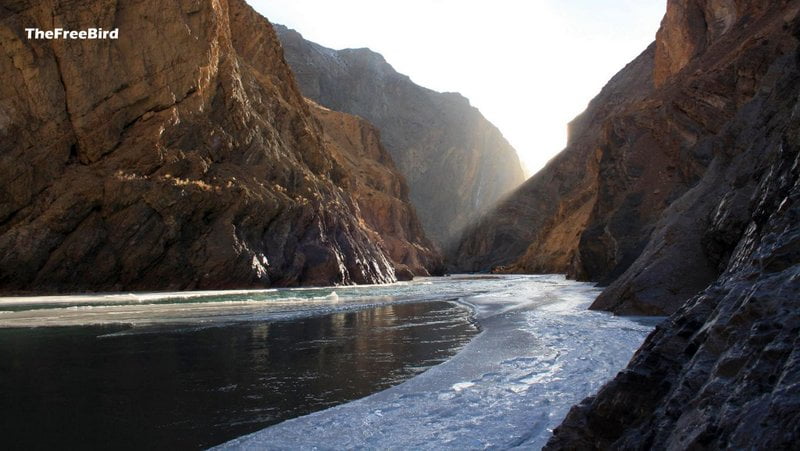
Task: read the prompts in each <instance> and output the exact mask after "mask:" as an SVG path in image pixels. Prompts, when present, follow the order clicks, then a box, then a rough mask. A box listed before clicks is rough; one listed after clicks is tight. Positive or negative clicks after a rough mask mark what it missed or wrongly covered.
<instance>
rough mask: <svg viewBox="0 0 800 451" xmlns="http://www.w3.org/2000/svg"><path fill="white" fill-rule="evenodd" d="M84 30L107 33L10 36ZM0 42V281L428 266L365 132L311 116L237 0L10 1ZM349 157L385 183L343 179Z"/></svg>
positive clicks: (266, 30)
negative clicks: (95, 36)
mask: <svg viewBox="0 0 800 451" xmlns="http://www.w3.org/2000/svg"><path fill="white" fill-rule="evenodd" d="M98 26H100V27H103V28H106V29H111V28H115V27H118V28H119V39H118V40H94V41H86V40H84V41H79V40H74V41H73V40H29V39H28V38H27V36H26V34H25V32H24V29H25V28H28V27H39V28H42V29H51V28H53V27H62V28H66V29H72V30H80V29H85V28H87V27H98ZM0 40H1V41H2V43H3V46H2V49H3V50H2V51H3V53H4V57H3V58H0V74H2V78H3V83H2V85H0V106H1V107H2V108H0V290H3V291H6V292H8V291H35V292H52V291H83V290H154V289H159V290H160V289H203V288H214V289H222V288H233V287H263V286H276V285H277V286H284V285H298V284H302V285H309V284H333V283H345V284H346V283H377V282H390V281H394V280H396V274H397V270H399V271H400V272H401V273H402V275H403V276H406V277H407V276H408V275H409V270H411V271H414V272H417V273H424V274H426V273H427V272H428V269H433V268H434V267H437V266H438V265H439V263H438V257H437V256H436V254H435V251H433V250H432V249H431V248H430V243H429V242H428V241H427V240H426V239H425V238H424V236H423V235H422V233H421V232H420V226H419V224H418V223H417V222H416V218H415V217H414V214H413V209H412V208H411V207H410V206H409V205H408V204H407V203H405V201H406V194H405V187H404V185H403V182H402V177H401V176H399V175H397V174H394V173H393V171H394V169H393V167H394V166H393V164H392V163H391V161H390V160H389V159H388V157H386V156H385V155H383V154H382V153H381V152H382V151H381V150H380V144H379V143H378V142H377V140H378V138H377V134H376V133H374V131H372V130H371V129H370V128H369V126H366V125H364V126H361V125H357V126H352V127H351V126H348V128H346V129H343V130H334V129H333V128H332V127H333V126H334V125H333V124H332V123H331V124H328V123H326V121H324V120H323V121H321V122H322V125H321V124H320V122H318V120H317V119H315V117H314V115H312V111H314V110H315V109H314V108H311V109H310V108H309V107H308V106H307V105H306V102H305V100H304V98H303V97H302V95H301V94H300V92H299V90H298V89H297V86H296V83H295V80H294V77H293V75H292V73H291V71H290V69H289V67H288V66H287V65H286V63H285V62H284V59H283V51H282V49H281V46H280V43H279V41H278V39H277V37H276V36H275V33H274V31H273V29H272V27H271V25H270V24H269V23H268V22H267V20H266V19H264V18H263V17H261V16H259V15H258V14H256V13H255V12H254V11H253V10H252V9H251V8H250V7H249V6H247V5H246V4H245V3H244V1H243V0H220V1H211V0H200V1H197V0H180V1H175V2H169V3H166V4H165V3H163V2H157V1H152V0H145V1H127V0H123V1H112V0H93V1H87V2H78V3H76V2H71V1H68V0H50V1H27V0H21V1H16V2H12V3H11V4H8V3H6V4H4V5H3V6H0ZM323 128H324V129H325V130H324V131H323ZM331 136H337V137H338V136H348V138H347V139H349V140H350V141H352V142H354V143H359V142H361V140H363V143H364V144H363V148H362V147H359V145H356V144H354V146H353V147H347V146H337V145H336V144H335V141H336V140H335V139H329V137H331ZM329 141H331V142H329ZM381 165H383V167H381ZM356 167H369V168H370V170H371V171H373V173H375V174H380V177H381V178H380V180H381V181H382V182H384V183H383V184H381V185H380V186H374V187H371V188H370V189H361V188H359V189H358V190H357V192H354V193H351V192H349V191H348V188H349V187H350V186H353V185H354V184H358V182H357V180H360V176H359V175H358V174H355V173H354V171H355V168H356ZM354 180H356V182H354ZM362 195H365V196H370V195H373V196H375V197H379V198H381V199H382V201H381V202H378V203H379V205H380V210H379V211H378V212H375V211H368V212H365V211H364V210H365V207H367V208H370V209H371V208H372V204H369V202H367V201H362V200H357V199H356V197H360V196H362ZM384 226H386V227H387V229H383V227H384ZM388 228H390V229H388Z"/></svg>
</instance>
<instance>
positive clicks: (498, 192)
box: [276, 26, 524, 249]
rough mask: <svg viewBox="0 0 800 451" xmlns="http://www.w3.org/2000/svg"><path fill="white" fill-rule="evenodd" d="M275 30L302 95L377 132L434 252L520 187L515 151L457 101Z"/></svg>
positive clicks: (379, 64) (379, 61)
mask: <svg viewBox="0 0 800 451" xmlns="http://www.w3.org/2000/svg"><path fill="white" fill-rule="evenodd" d="M276 28H277V31H278V36H279V37H280V39H281V41H282V42H283V45H284V48H285V49H286V60H287V61H288V63H289V65H290V66H291V67H292V69H293V70H294V72H295V74H296V76H297V80H298V83H299V85H300V89H301V91H302V92H303V94H304V95H306V96H307V97H309V98H311V99H312V100H314V101H315V102H317V103H319V104H321V105H323V106H325V107H327V108H331V109H333V110H337V111H344V112H347V113H350V114H355V115H358V116H360V117H363V118H365V119H367V120H368V121H370V122H372V123H373V124H375V125H376V126H377V127H378V128H379V129H380V131H381V136H382V139H383V143H384V144H385V146H386V149H387V150H388V151H389V153H390V154H391V155H392V157H393V158H394V161H395V162H396V164H397V167H398V168H399V170H400V172H401V173H402V174H403V175H404V176H405V178H406V180H407V182H408V185H409V188H410V192H409V194H410V199H411V203H412V204H413V205H414V206H415V207H416V209H417V213H418V214H419V217H420V220H421V221H422V225H423V227H424V229H425V231H426V233H427V235H428V237H429V238H431V240H433V241H434V242H436V243H437V244H438V245H439V247H441V248H443V249H444V248H446V247H448V246H449V245H450V244H452V242H453V241H454V240H455V239H456V238H457V237H458V236H459V234H460V233H461V231H462V229H463V228H464V227H465V226H466V225H467V224H468V223H469V222H470V221H473V220H474V219H475V218H478V217H479V216H480V215H481V214H482V213H483V212H485V211H486V210H488V209H489V208H490V207H491V206H492V205H493V204H494V203H495V202H496V201H497V200H499V199H501V198H502V197H503V196H504V195H505V194H507V193H508V192H510V191H511V190H512V189H514V188H515V187H517V186H519V184H520V183H522V181H523V180H524V175H523V172H522V168H521V165H520V162H519V158H518V157H517V154H516V151H515V150H514V149H513V148H512V147H511V145H510V144H509V143H508V142H507V141H506V140H505V138H503V135H502V134H501V133H500V131H499V130H498V129H497V128H496V127H495V126H494V125H492V124H491V123H490V122H489V121H487V120H486V119H485V118H484V117H483V115H481V113H480V112H479V111H478V110H477V109H476V108H474V107H472V106H470V104H469V101H468V100H467V99H465V98H464V97H462V96H461V95H459V94H455V93H438V92H435V91H431V90H429V89H425V88H423V87H420V86H418V85H416V84H414V83H413V82H412V81H411V80H410V79H409V78H408V77H407V76H405V75H402V74H399V73H397V72H396V71H395V70H394V69H393V68H392V66H390V65H389V64H388V63H387V62H386V61H385V60H384V59H383V57H382V56H381V55H379V54H377V53H375V52H372V51H370V50H368V49H345V50H332V49H328V48H325V47H322V46H320V45H317V44H315V43H313V42H309V41H306V40H305V39H303V37H302V36H301V35H300V34H299V33H297V32H295V31H293V30H289V29H287V28H285V27H281V26H277V27H276Z"/></svg>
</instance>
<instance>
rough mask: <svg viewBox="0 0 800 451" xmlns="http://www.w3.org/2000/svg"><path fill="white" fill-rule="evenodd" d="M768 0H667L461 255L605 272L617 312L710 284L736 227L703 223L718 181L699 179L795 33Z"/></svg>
mask: <svg viewBox="0 0 800 451" xmlns="http://www.w3.org/2000/svg"><path fill="white" fill-rule="evenodd" d="M768 3H770V5H765V4H764V3H763V2H717V1H709V2H691V1H687V2H679V1H673V2H670V3H669V8H668V12H667V15H666V17H665V19H664V22H663V24H662V28H661V30H660V31H659V33H658V36H657V40H656V42H655V44H654V45H653V46H651V48H649V49H648V50H646V51H645V52H644V53H643V54H642V55H641V56H639V57H638V58H637V59H636V60H635V61H634V62H632V63H631V64H629V65H628V66H627V67H626V68H625V69H623V70H622V71H621V72H620V73H619V74H617V75H616V76H615V77H614V79H612V80H611V82H610V83H609V84H608V85H607V86H606V87H605V88H604V89H603V91H602V92H601V94H600V95H599V96H598V97H597V98H596V99H594V100H593V101H592V103H591V104H590V106H589V108H588V109H587V111H586V112H585V113H584V114H583V115H581V116H580V117H578V118H577V119H576V120H575V121H574V122H573V123H572V124H571V127H570V140H569V144H568V146H567V148H566V149H565V150H564V151H563V152H562V153H561V154H560V155H559V156H558V157H556V158H555V159H554V160H553V161H552V162H551V163H550V164H549V165H548V166H547V167H546V168H545V169H544V170H543V171H541V172H540V173H538V174H537V175H535V176H534V177H532V178H531V179H530V180H528V181H527V182H526V183H525V184H524V185H523V186H522V187H521V188H520V189H518V190H517V191H516V192H515V193H514V194H513V195H511V196H510V197H509V199H508V200H506V201H505V202H503V203H501V204H500V205H499V206H498V207H497V208H496V209H495V210H493V211H492V212H491V213H489V214H488V215H487V218H486V219H485V220H483V221H482V222H479V223H476V224H474V225H473V226H472V227H471V228H470V229H469V231H468V233H466V234H465V237H464V239H463V240H462V242H461V244H460V246H459V249H458V251H457V252H456V253H455V255H454V256H453V259H454V260H455V261H456V262H457V264H458V266H460V267H461V268H463V269H467V270H480V269H489V268H491V267H497V266H501V267H500V268H497V270H499V271H511V272H515V271H522V272H566V273H568V274H569V275H570V276H572V277H577V278H580V279H588V280H594V281H599V282H601V283H603V284H611V286H610V287H609V288H608V289H606V290H605V291H604V293H603V294H602V295H601V296H600V298H599V299H598V300H597V302H596V303H595V305H594V308H602V309H608V310H612V311H615V312H617V313H645V314H668V313H672V312H674V311H676V310H677V309H678V307H680V305H681V304H682V303H683V302H684V301H685V300H686V299H688V298H689V297H691V296H693V295H695V294H697V293H698V292H699V291H700V290H702V289H703V288H705V287H706V286H708V284H709V283H711V282H712V281H713V280H715V279H716V278H717V277H718V276H719V274H720V272H721V271H722V270H723V269H724V267H725V263H726V262H727V258H728V257H729V254H730V250H729V249H730V248H731V247H732V246H733V245H735V243H736V241H737V239H738V236H739V235H738V234H739V233H740V231H739V232H737V230H738V229H736V228H735V227H734V226H733V225H731V227H732V228H731V229H730V230H725V231H724V232H720V233H715V232H712V230H716V229H715V227H716V226H714V225H713V224H712V222H713V221H716V220H715V219H714V209H715V208H716V207H717V205H718V204H719V203H720V202H721V201H722V196H723V195H725V193H726V189H727V188H726V187H725V185H720V184H717V185H716V188H717V191H715V192H714V193H713V194H710V193H707V192H704V193H703V195H698V192H699V191H698V190H699V189H700V187H702V186H703V185H704V184H707V183H712V184H713V183H715V182H713V181H711V179H710V178H709V177H710V175H709V174H712V173H715V171H717V170H719V166H720V165H722V164H724V162H725V161H727V160H729V159H731V158H736V156H737V155H738V154H739V153H741V150H740V149H739V150H737V149H733V148H731V139H732V138H730V137H731V136H738V135H737V134H739V133H745V132H744V131H742V130H738V129H737V128H736V127H740V125H736V124H738V123H737V118H738V117H740V115H742V114H746V112H747V111H750V110H751V109H753V108H755V107H754V105H756V103H757V100H755V96H756V95H757V94H758V93H759V92H760V91H763V90H771V89H773V86H774V84H775V77H774V76H773V75H771V74H772V73H773V72H774V71H775V70H776V69H775V67H779V66H780V65H782V64H784V63H783V62H782V61H783V60H782V58H784V57H785V55H788V54H792V52H794V49H795V46H796V42H795V38H794V37H793V36H792V35H791V33H789V32H788V31H787V28H786V27H789V26H790V24H791V21H792V20H793V17H794V16H793V14H794V10H793V6H792V5H793V4H794V3H793V2H768ZM776 65H777V66H776ZM751 114H752V113H751ZM725 136H728V138H724V137H725ZM736 183H742V181H741V179H740V180H739V181H737V182H736ZM742 196H746V195H745V194H742ZM726 202H735V203H737V204H741V202H743V200H742V198H740V197H728V198H727V200H726ZM720 220H723V219H720ZM724 221H728V222H730V223H731V224H734V223H735V224H738V225H737V226H736V227H741V222H742V221H744V219H743V217H742V216H741V215H739V214H737V215H729V216H726V217H725V218H724ZM745 222H746V221H745ZM726 227H727V226H726Z"/></svg>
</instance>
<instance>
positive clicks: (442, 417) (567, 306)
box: [220, 276, 657, 450]
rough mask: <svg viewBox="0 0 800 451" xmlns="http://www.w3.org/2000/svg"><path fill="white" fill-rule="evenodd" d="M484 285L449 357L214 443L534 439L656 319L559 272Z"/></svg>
mask: <svg viewBox="0 0 800 451" xmlns="http://www.w3.org/2000/svg"><path fill="white" fill-rule="evenodd" d="M483 285H484V286H487V285H489V286H490V289H489V290H482V292H481V293H479V294H475V293H474V292H473V293H466V294H465V295H464V296H462V297H461V301H462V302H464V303H465V304H468V305H470V306H472V307H473V308H474V309H475V311H476V317H477V319H478V321H479V323H480V325H481V327H482V328H483V332H482V333H481V334H480V335H479V336H478V337H477V338H475V339H474V340H473V341H472V342H471V343H470V344H468V345H467V346H466V347H465V348H464V349H463V350H462V351H461V352H460V353H459V354H457V355H456V356H455V357H453V358H452V359H451V360H449V361H447V362H445V363H443V364H441V365H439V366H436V367H434V368H431V369H430V370H428V371H426V372H425V373H422V374H421V375H419V376H416V377H414V378H412V379H410V380H408V381H407V382H405V383H403V384H401V385H398V386H395V387H393V388H390V389H388V390H385V391H383V392H380V393H376V394H374V395H371V396H368V397H366V398H363V399H360V400H358V401H354V402H351V403H348V404H343V405H340V406H337V407H333V408H331V409H327V410H324V411H321V412H317V413H314V414H311V415H307V416H304V417H300V418H296V419H292V420H288V421H285V422H283V423H280V424H278V425H275V426H272V427H269V428H267V429H264V430H262V431H259V432H256V433H254V434H250V435H247V436H244V437H241V438H239V439H236V440H233V441H231V442H228V443H226V444H224V445H222V446H220V449H318V450H327V449H359V448H366V449H508V448H514V447H521V448H523V449H538V448H541V447H542V446H543V445H544V444H545V443H546V441H547V439H548V438H549V437H550V435H551V432H552V429H553V428H554V427H555V426H557V425H558V423H559V422H560V421H561V420H562V419H563V417H564V416H565V415H566V413H567V411H568V410H569V408H570V407H571V406H572V405H574V404H576V403H577V402H579V401H580V400H581V399H583V398H584V397H586V396H587V395H590V394H591V393H593V392H595V391H596V390H597V389H598V388H599V387H600V386H601V385H602V384H603V383H604V382H605V381H606V380H608V379H609V378H610V377H612V376H613V375H614V374H615V373H616V372H617V371H619V370H620V369H621V368H623V367H624V366H625V364H626V363H627V362H628V360H629V359H630V357H631V356H632V355H633V353H634V351H635V350H636V348H637V347H638V346H639V345H640V344H641V342H642V341H643V340H644V338H645V336H646V335H647V334H648V333H649V332H650V331H651V330H652V328H653V326H654V325H655V322H656V321H657V320H652V319H650V320H644V319H639V320H637V319H635V318H620V317H614V316H611V315H609V314H605V313H600V312H592V311H588V310H587V307H588V305H589V304H590V303H591V301H592V300H593V299H594V298H595V297H596V296H597V295H598V293H599V290H597V289H595V288H593V287H592V286H591V285H589V284H585V283H577V282H570V281H566V280H565V279H564V278H563V277H560V276H529V277H510V278H506V279H502V278H501V279H493V280H491V281H489V280H488V279H486V280H485V281H484V284H483Z"/></svg>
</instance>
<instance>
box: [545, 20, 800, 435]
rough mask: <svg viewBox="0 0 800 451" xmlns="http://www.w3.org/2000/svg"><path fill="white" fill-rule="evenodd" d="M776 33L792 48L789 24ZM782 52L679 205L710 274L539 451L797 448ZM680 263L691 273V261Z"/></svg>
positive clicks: (796, 145)
mask: <svg viewBox="0 0 800 451" xmlns="http://www.w3.org/2000/svg"><path fill="white" fill-rule="evenodd" d="M790 29H791V30H792V34H794V36H795V37H796V38H800V22H798V20H797V19H796V18H795V19H793V20H792V22H791V25H790ZM796 52H797V50H796V49H795V50H794V52H790V53H788V54H786V55H785V56H783V57H781V58H779V59H777V60H776V61H775V63H774V64H773V65H772V67H771V68H770V70H769V77H771V78H772V80H773V82H772V83H771V84H770V89H761V90H759V94H758V95H757V96H756V97H755V98H754V99H753V101H752V103H751V105H750V106H749V107H746V108H744V109H743V110H742V111H740V112H739V114H737V116H736V118H735V119H734V120H733V121H732V122H731V123H730V125H729V126H728V127H726V130H725V131H724V132H723V134H722V136H721V139H722V140H723V141H724V142H726V143H727V144H728V147H727V149H726V150H725V153H726V156H725V158H723V159H721V160H719V161H718V162H717V163H716V164H714V165H712V167H711V168H710V169H709V171H708V172H707V174H706V175H705V176H704V177H703V180H702V181H701V182H700V183H698V184H697V186H695V187H694V188H693V189H692V193H691V194H687V196H689V197H690V199H691V202H689V201H688V200H687V205H691V206H692V207H696V208H698V209H699V211H698V213H697V214H696V215H695V214H691V215H690V219H694V221H698V220H699V219H700V218H701V216H699V215H700V214H701V213H709V212H710V213H711V215H710V217H708V218H707V222H705V223H704V226H703V227H704V229H703V230H702V231H701V232H702V233H701V235H700V236H695V237H693V240H695V241H701V242H702V243H703V244H704V246H705V249H706V250H707V252H708V251H711V250H713V251H714V255H716V256H717V258H718V260H717V261H719V262H720V264H721V265H722V266H723V268H724V272H723V273H722V275H721V276H720V277H719V278H718V279H717V280H716V282H715V283H713V284H712V285H711V286H709V287H708V288H707V289H705V290H704V291H703V292H702V293H700V294H699V295H697V296H695V297H693V298H691V299H689V300H688V302H686V303H685V304H684V305H683V306H682V307H680V308H679V309H678V311H677V312H676V313H675V314H673V315H672V316H671V317H670V318H669V319H668V320H667V321H665V322H664V323H662V324H661V325H660V326H659V327H657V328H656V330H655V331H654V332H653V333H652V334H651V335H650V336H649V337H648V339H647V340H646V341H645V343H644V345H643V346H642V347H641V348H640V349H639V351H638V352H637V353H636V355H635V356H634V357H633V359H632V360H631V362H630V364H629V365H628V368H626V369H625V370H623V371H622V372H620V373H619V374H618V375H617V376H616V377H615V378H614V379H613V380H612V381H611V382H609V383H608V384H607V385H606V386H605V387H603V388H602V389H601V390H600V391H599V393H598V394H597V395H596V396H593V397H590V398H587V399H586V400H584V401H583V402H582V403H581V404H580V405H578V406H576V407H573V408H572V410H571V411H570V413H569V415H568V416H567V418H566V420H565V421H564V423H563V424H562V425H561V426H560V427H559V428H557V429H556V430H555V432H554V436H553V438H552V439H551V440H550V442H549V444H548V447H547V449H655V450H662V449H796V448H797V443H798V442H800V428H799V427H798V425H800V347H798V346H797V344H798V343H797V341H798V331H800V306H798V300H800V227H798V224H800V109H798V98H800V66H799V65H798V63H800V61H798V58H797V53H796ZM676 203H677V202H676ZM708 206H712V208H711V209H710V210H709V209H707V207H708ZM671 208H673V207H671ZM689 211H690V210H682V212H683V213H684V214H688V213H689ZM703 219H704V218H703ZM690 222H691V221H676V220H673V221H671V222H670V223H669V224H665V226H664V229H665V233H677V234H682V233H683V234H685V233H697V231H696V230H695V229H694V227H695V226H694V225H692V224H691V223H690ZM683 262H684V264H686V265H689V266H691V265H692V262H691V257H690V258H687V259H684V260H683ZM680 274H681V273H680V272H679V273H678V276H677V277H680Z"/></svg>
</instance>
